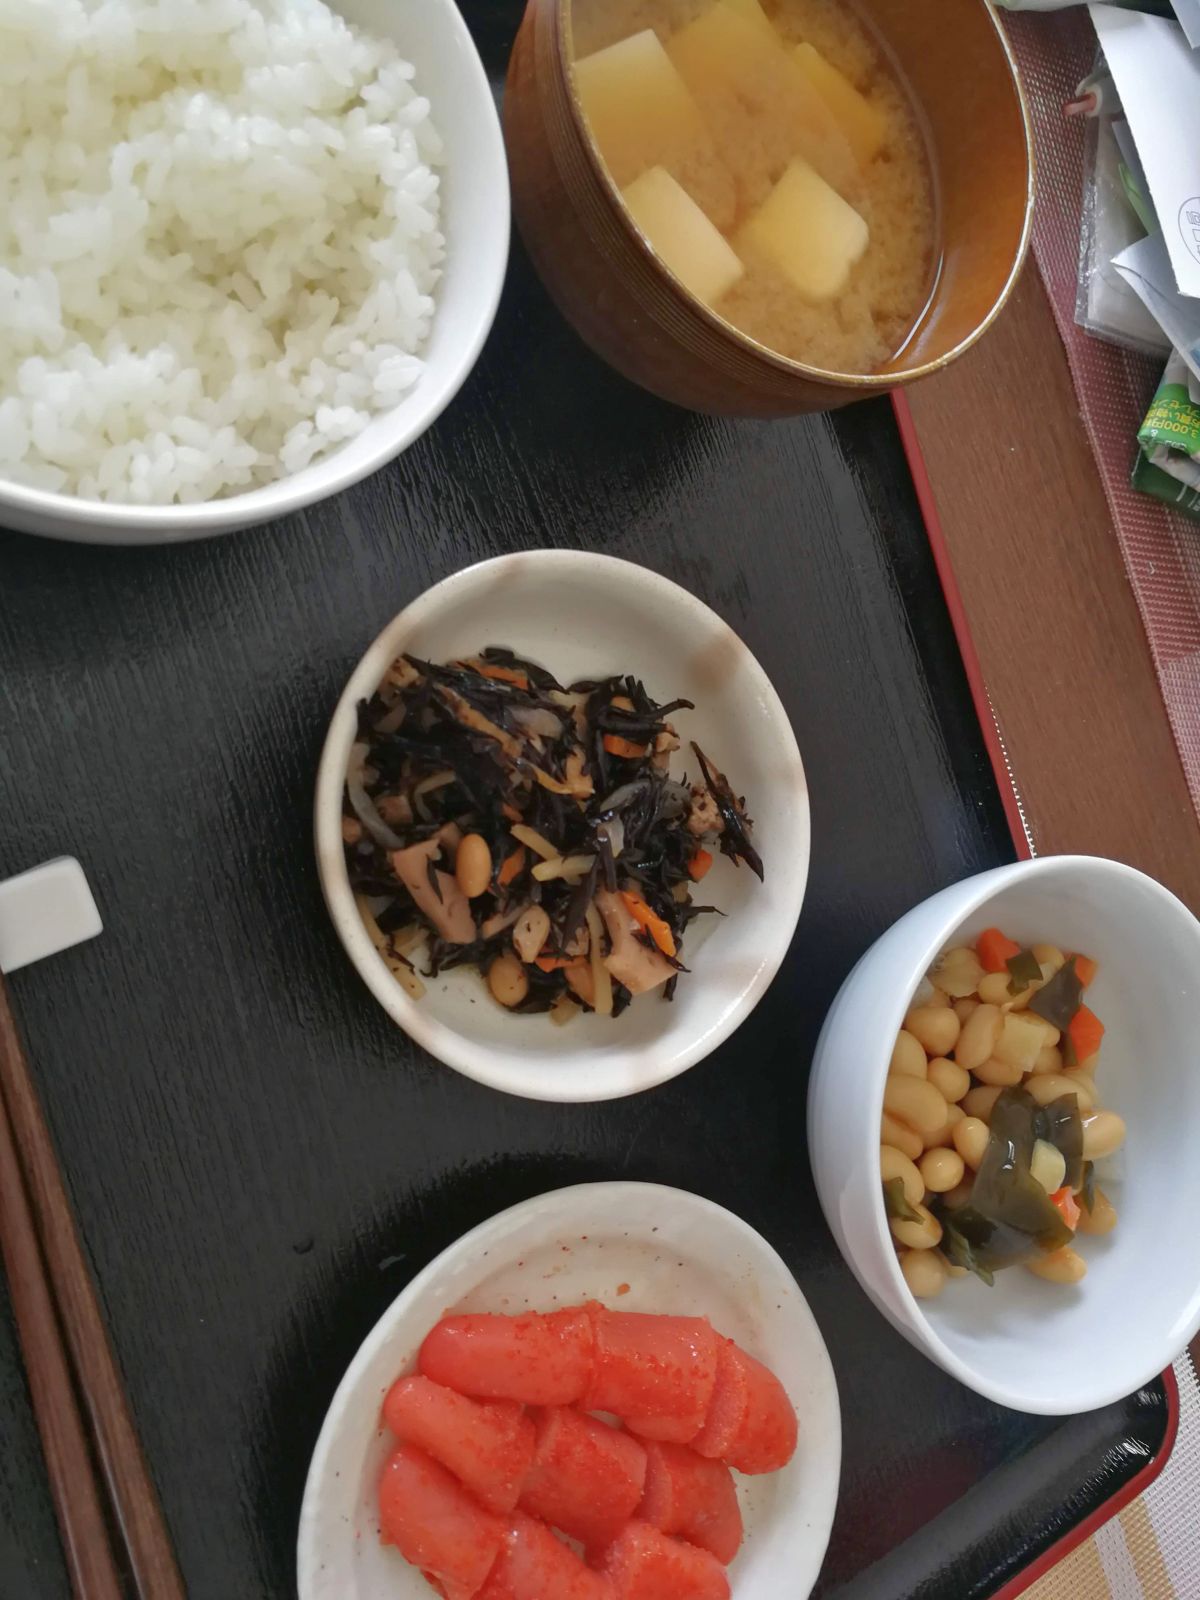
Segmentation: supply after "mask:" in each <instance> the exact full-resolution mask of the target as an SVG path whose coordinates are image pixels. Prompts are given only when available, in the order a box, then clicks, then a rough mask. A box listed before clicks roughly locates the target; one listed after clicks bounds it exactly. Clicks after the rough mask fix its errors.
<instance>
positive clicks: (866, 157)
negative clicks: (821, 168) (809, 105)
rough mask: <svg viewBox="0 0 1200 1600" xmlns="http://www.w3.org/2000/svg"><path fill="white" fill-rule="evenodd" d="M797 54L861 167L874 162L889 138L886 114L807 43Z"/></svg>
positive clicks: (801, 46) (799, 46)
mask: <svg viewBox="0 0 1200 1600" xmlns="http://www.w3.org/2000/svg"><path fill="white" fill-rule="evenodd" d="M794 54H795V60H796V64H797V66H798V67H799V68H800V71H801V72H802V73H803V74H804V76H805V78H807V80H808V82H809V83H810V84H811V85H812V87H813V88H814V89H815V90H816V92H817V94H819V95H820V97H821V99H822V100H823V101H824V102H825V104H826V105H827V106H828V107H829V110H830V112H831V113H832V114H833V117H834V118H835V120H836V122H837V124H838V127H839V128H840V129H841V130H842V133H843V134H844V135H845V137H846V140H847V142H848V144H849V145H850V148H851V150H853V151H854V155H855V158H856V159H857V161H858V163H859V165H860V166H863V167H865V166H866V165H867V164H868V163H869V162H871V161H874V159H875V157H876V156H877V155H878V154H879V152H880V150H881V149H882V148H883V145H884V141H885V140H886V138H887V120H886V118H885V117H884V115H883V113H882V112H881V111H879V110H878V109H877V108H876V107H875V106H873V105H872V104H871V102H870V101H869V100H868V99H867V97H866V95H864V94H860V93H859V91H858V90H857V89H856V88H855V87H854V85H853V84H852V83H851V82H850V80H849V78H847V77H846V75H845V73H842V72H839V71H838V69H837V68H836V67H835V66H833V65H831V63H830V62H828V61H826V59H825V57H824V56H823V55H822V54H821V53H820V51H819V50H817V49H816V48H815V47H814V46H813V45H811V44H809V43H808V42H807V41H806V42H805V43H804V44H798V45H797V46H796V49H795V52H794Z"/></svg>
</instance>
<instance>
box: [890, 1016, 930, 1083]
mask: <svg viewBox="0 0 1200 1600" xmlns="http://www.w3.org/2000/svg"><path fill="white" fill-rule="evenodd" d="M925 1066H926V1060H925V1051H924V1048H923V1047H922V1045H921V1041H920V1040H919V1039H918V1038H916V1036H915V1035H914V1034H911V1033H909V1032H907V1030H906V1029H904V1028H901V1029H900V1032H899V1033H898V1034H897V1035H896V1043H895V1044H894V1045H893V1046H892V1059H891V1061H890V1062H889V1063H888V1071H889V1072H894V1073H897V1074H898V1075H899V1076H901V1077H904V1078H923V1077H924V1076H925Z"/></svg>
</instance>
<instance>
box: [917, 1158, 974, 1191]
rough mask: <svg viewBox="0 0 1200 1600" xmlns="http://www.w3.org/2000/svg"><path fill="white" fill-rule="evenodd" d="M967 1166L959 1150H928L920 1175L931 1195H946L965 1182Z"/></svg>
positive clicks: (922, 1162)
mask: <svg viewBox="0 0 1200 1600" xmlns="http://www.w3.org/2000/svg"><path fill="white" fill-rule="evenodd" d="M965 1171H966V1165H965V1163H964V1161H963V1158H962V1157H961V1156H960V1155H959V1153H958V1151H957V1150H926V1152H925V1154H924V1155H923V1156H922V1157H921V1165H920V1174H921V1177H922V1178H923V1179H924V1182H925V1187H926V1188H927V1189H928V1190H929V1192H930V1194H946V1193H948V1192H949V1191H950V1190H951V1189H954V1188H957V1187H958V1185H959V1184H960V1183H961V1182H962V1181H963V1174H964V1172H965Z"/></svg>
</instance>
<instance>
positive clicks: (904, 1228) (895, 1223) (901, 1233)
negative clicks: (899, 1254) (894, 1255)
mask: <svg viewBox="0 0 1200 1600" xmlns="http://www.w3.org/2000/svg"><path fill="white" fill-rule="evenodd" d="M914 1209H915V1210H916V1211H917V1213H918V1214H919V1216H920V1221H919V1222H907V1221H906V1220H905V1219H904V1218H903V1217H893V1218H892V1219H891V1225H892V1234H893V1236H894V1237H895V1238H896V1239H897V1240H898V1241H899V1242H900V1243H901V1244H905V1245H907V1246H908V1248H909V1249H910V1250H932V1249H933V1247H934V1245H935V1244H941V1242H942V1225H941V1223H940V1222H939V1221H938V1219H937V1218H936V1217H935V1216H934V1214H933V1212H932V1211H930V1209H929V1207H928V1206H916V1207H915V1208H914Z"/></svg>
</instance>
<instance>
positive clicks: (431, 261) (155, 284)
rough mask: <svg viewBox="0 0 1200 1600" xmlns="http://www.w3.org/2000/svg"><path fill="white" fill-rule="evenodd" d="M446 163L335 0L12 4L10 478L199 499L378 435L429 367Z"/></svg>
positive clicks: (7, 171)
mask: <svg viewBox="0 0 1200 1600" xmlns="http://www.w3.org/2000/svg"><path fill="white" fill-rule="evenodd" d="M439 154H440V142H439V139H438V136H437V133H436V132H435V131H434V128H433V125H432V124H431V122H430V120H429V103H428V101H426V100H424V99H422V98H421V96H420V95H419V94H418V93H417V91H416V89H415V87H414V85H413V69H412V67H411V65H410V64H409V63H407V62H406V61H403V60H402V59H401V58H400V55H399V53H398V52H397V50H396V49H395V47H394V46H393V45H392V44H390V43H388V42H384V41H380V40H376V39H372V38H368V37H366V36H365V35H364V34H362V33H361V32H359V31H358V30H357V29H354V28H352V27H350V26H349V25H348V24H347V23H346V22H345V21H344V20H343V19H342V18H341V17H339V16H338V15H336V14H335V13H334V12H332V11H330V9H329V8H328V7H327V6H326V5H324V4H322V3H321V0H0V478H7V479H9V480H15V481H16V482H19V483H24V484H32V485H36V486H38V487H41V488H45V489H53V490H62V491H64V492H67V493H73V494H78V495H82V496H85V497H88V498H98V499H103V500H115V501H126V502H134V503H140V504H163V503H169V502H172V501H185V502H186V501H193V502H194V501H199V500H208V499H212V498H214V497H216V496H218V495H224V494H230V493H234V492H238V491H241V490H245V489H249V488H253V487H256V486H257V485H259V484H263V483H266V482H269V481H270V480H272V479H274V478H278V477H279V476H280V475H281V474H284V473H291V472H295V471H297V470H298V469H300V468H302V467H304V466H306V465H307V464H308V463H309V462H310V461H312V460H313V459H314V457H316V456H319V455H320V454H321V453H322V452H324V451H326V450H328V449H329V448H330V447H331V446H334V445H336V444H338V443H340V442H341V441H342V440H345V439H348V438H350V437H351V436H352V435H354V434H356V433H358V432H359V431H360V430H361V429H362V428H363V427H365V426H366V424H367V422H368V421H369V419H370V417H371V414H372V413H374V412H378V411H381V410H384V409H387V408H389V407H391V406H393V405H395V404H396V403H397V402H398V401H399V400H400V399H401V398H402V397H403V396H404V394H405V392H406V391H407V390H409V389H410V388H411V387H412V385H413V384H414V383H415V382H416V380H417V378H418V376H419V374H420V372H421V369H422V362H421V360H420V357H419V352H420V350H421V349H422V347H423V345H424V344H425V341H426V339H427V337H428V334H429V329H430V324H431V320H432V318H433V314H434V301H433V290H434V286H435V284H436V283H437V280H438V276H439V269H440V265H441V262H442V259H443V256H444V248H445V247H444V240H443V238H442V234H441V232H440V231H439V212H440V207H439V194H438V178H437V176H436V174H435V172H434V171H433V170H432V168H433V166H434V164H436V162H437V161H438V159H439Z"/></svg>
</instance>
